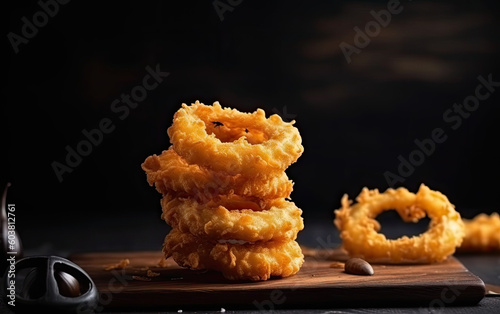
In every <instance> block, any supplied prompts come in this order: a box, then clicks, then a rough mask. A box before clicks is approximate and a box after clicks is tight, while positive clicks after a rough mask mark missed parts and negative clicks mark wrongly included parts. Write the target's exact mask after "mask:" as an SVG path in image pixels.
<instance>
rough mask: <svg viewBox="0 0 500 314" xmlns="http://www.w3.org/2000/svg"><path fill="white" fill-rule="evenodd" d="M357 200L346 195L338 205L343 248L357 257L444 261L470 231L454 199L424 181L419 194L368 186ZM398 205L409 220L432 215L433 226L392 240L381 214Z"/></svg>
mask: <svg viewBox="0 0 500 314" xmlns="http://www.w3.org/2000/svg"><path fill="white" fill-rule="evenodd" d="M356 200H357V203H356V204H354V205H352V201H349V199H348V196H347V195H344V196H343V197H342V202H341V203H342V207H341V208H340V209H338V210H335V215H336V218H335V220H334V223H335V226H336V227H337V228H338V229H339V231H340V236H341V238H342V245H343V248H344V249H345V250H346V251H347V252H348V254H349V255H350V256H351V257H360V258H363V259H365V260H367V261H372V262H391V263H406V262H409V263H416V262H424V263H431V262H440V261H443V260H445V259H446V258H447V257H448V256H450V255H452V254H453V253H454V252H455V249H456V248H457V247H458V246H460V244H461V243H462V239H463V237H464V235H465V230H464V224H463V222H462V219H461V217H460V214H459V213H458V212H457V211H456V210H455V208H454V206H453V205H452V204H451V203H450V202H449V200H448V198H447V197H446V196H445V195H443V194H442V193H440V192H438V191H432V190H431V189H429V188H428V187H427V186H425V185H424V184H422V185H421V186H420V188H419V190H418V192H417V193H416V194H414V193H411V192H409V191H408V190H407V189H405V188H398V189H388V190H387V191H385V192H384V193H379V191H378V190H376V189H375V190H368V189H367V188H363V190H362V192H361V193H360V194H359V196H358V197H357V199H356ZM392 209H394V210H396V211H397V212H398V213H399V215H400V216H401V217H402V218H403V219H404V220H405V221H414V222H416V221H418V220H419V219H420V218H422V217H424V216H425V214H426V213H427V216H428V217H429V218H430V219H431V222H430V224H429V228H428V230H427V231H426V232H425V233H423V234H421V235H419V236H413V237H411V238H409V237H407V236H403V237H401V238H399V239H396V240H388V239H386V237H385V236H384V235H383V234H382V233H378V231H379V230H380V224H379V223H378V222H377V221H376V220H375V217H376V216H377V215H378V214H380V213H381V212H383V211H386V210H392Z"/></svg>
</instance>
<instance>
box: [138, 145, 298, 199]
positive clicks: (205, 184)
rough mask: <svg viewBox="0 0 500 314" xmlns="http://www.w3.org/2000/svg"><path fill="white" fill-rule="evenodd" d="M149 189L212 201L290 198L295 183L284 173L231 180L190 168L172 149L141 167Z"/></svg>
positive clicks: (214, 173)
mask: <svg viewBox="0 0 500 314" xmlns="http://www.w3.org/2000/svg"><path fill="white" fill-rule="evenodd" d="M141 167H142V169H143V170H144V171H145V172H146V175H147V181H148V183H149V185H151V186H153V185H154V186H155V187H156V189H157V191H158V192H160V193H161V194H163V195H165V194H168V193H169V192H175V193H176V194H179V193H181V192H182V194H187V195H192V196H193V195H194V196H195V197H197V198H199V199H209V198H211V197H212V196H214V195H219V194H230V193H234V194H237V195H242V196H254V197H259V198H288V197H289V196H290V193H291V192H292V190H293V181H292V180H289V179H288V177H287V175H286V174H285V172H277V173H268V174H267V175H266V176H263V177H260V178H245V177H243V176H242V175H241V174H238V175H234V176H229V175H226V174H224V173H221V172H216V171H212V170H209V169H207V168H204V167H200V166H198V165H196V164H188V163H187V162H186V161H185V160H184V159H183V158H182V157H181V156H179V155H178V154H177V153H176V152H175V151H174V150H173V149H172V148H170V149H168V150H164V151H163V152H162V153H161V154H160V156H157V155H156V154H154V155H152V156H149V157H147V158H146V160H145V161H144V162H143V163H142V165H141Z"/></svg>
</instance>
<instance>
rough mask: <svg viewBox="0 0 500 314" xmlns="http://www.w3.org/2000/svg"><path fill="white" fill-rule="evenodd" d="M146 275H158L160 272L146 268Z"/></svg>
mask: <svg viewBox="0 0 500 314" xmlns="http://www.w3.org/2000/svg"><path fill="white" fill-rule="evenodd" d="M146 276H148V277H158V276H160V273H157V272H154V271H152V270H151V269H148V272H147V273H146Z"/></svg>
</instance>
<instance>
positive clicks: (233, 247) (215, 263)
mask: <svg viewBox="0 0 500 314" xmlns="http://www.w3.org/2000/svg"><path fill="white" fill-rule="evenodd" d="M163 252H164V254H165V257H167V258H168V257H170V256H172V258H173V259H174V261H175V262H176V263H177V264H178V265H179V266H181V267H188V268H190V269H193V270H215V271H219V272H221V273H222V275H223V276H224V277H225V278H227V279H230V280H252V281H258V280H267V279H269V278H270V277H272V276H280V277H288V276H291V275H294V274H295V273H297V272H298V271H299V269H300V267H301V266H302V264H303V263H304V255H303V254H302V251H301V249H300V246H299V245H298V243H297V242H295V241H292V240H289V241H275V240H271V241H265V242H256V243H244V244H238V243H230V242H224V243H220V242H218V241H215V240H206V239H202V238H199V237H196V236H194V235H192V234H190V233H183V232H181V231H179V230H177V229H172V230H171V231H170V233H169V234H168V235H167V236H166V237H165V242H164V244H163Z"/></svg>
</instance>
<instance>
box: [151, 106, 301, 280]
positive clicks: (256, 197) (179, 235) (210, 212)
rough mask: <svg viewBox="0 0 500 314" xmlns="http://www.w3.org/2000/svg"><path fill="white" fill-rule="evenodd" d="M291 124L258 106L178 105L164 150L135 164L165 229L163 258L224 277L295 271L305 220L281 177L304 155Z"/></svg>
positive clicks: (259, 276) (261, 277)
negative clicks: (152, 190) (156, 196)
mask: <svg viewBox="0 0 500 314" xmlns="http://www.w3.org/2000/svg"><path fill="white" fill-rule="evenodd" d="M293 124H294V121H292V122H284V121H283V120H282V119H281V118H280V117H279V116H278V115H272V116H270V117H269V118H266V116H265V113H264V111H263V110H261V109H257V110H256V111H255V112H253V113H242V112H239V111H238V110H236V109H231V108H222V107H221V106H220V104H219V103H218V102H215V103H214V104H213V105H212V106H206V105H204V104H202V103H200V102H198V101H196V102H195V103H194V104H191V105H190V106H188V105H186V104H183V105H182V108H180V109H179V110H178V111H177V112H176V113H175V114H174V119H173V123H172V126H170V127H169V128H168V131H167V132H168V135H169V137H170V142H171V144H172V145H171V147H170V148H169V149H167V150H164V151H163V152H162V153H161V154H160V155H159V156H158V155H152V156H149V157H147V158H146V160H145V161H144V162H143V163H142V165H141V167H142V169H143V170H144V171H145V172H146V175H147V181H148V183H149V184H150V185H151V186H153V185H154V186H155V187H156V189H157V191H158V192H160V193H161V194H162V195H163V198H162V200H161V206H162V211H163V214H162V219H163V220H165V221H166V222H167V224H168V225H170V226H171V227H172V230H171V231H170V233H169V234H168V235H167V236H166V238H165V241H164V244H163V252H164V254H165V256H166V257H170V256H172V258H173V259H174V260H175V261H176V262H177V263H178V264H179V265H180V266H183V267H187V268H190V269H195V270H201V269H207V270H215V271H219V272H221V273H222V274H223V275H224V277H226V278H228V279H231V280H252V281H258V280H267V279H269V278H270V277H271V276H278V277H286V276H290V275H293V274H295V273H297V272H298V271H299V269H300V268H301V266H302V264H303V262H304V255H303V254H302V251H301V248H300V246H299V245H298V243H297V242H296V241H295V240H296V238H297V234H298V232H299V231H300V230H302V229H303V228H304V223H303V219H302V217H301V215H302V211H301V210H300V209H299V208H298V207H297V206H296V205H295V204H294V203H293V202H291V201H290V200H289V198H290V193H291V192H292V190H293V182H292V181H291V180H289V178H288V177H287V176H286V174H285V172H284V170H285V169H286V168H287V167H288V166H290V165H291V164H292V163H294V162H295V161H296V160H297V159H298V158H299V157H300V156H301V154H302V152H303V150H304V148H303V146H302V139H301V137H300V134H299V132H298V130H297V128H295V127H294V126H293Z"/></svg>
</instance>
